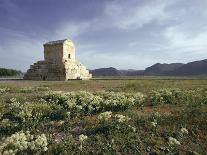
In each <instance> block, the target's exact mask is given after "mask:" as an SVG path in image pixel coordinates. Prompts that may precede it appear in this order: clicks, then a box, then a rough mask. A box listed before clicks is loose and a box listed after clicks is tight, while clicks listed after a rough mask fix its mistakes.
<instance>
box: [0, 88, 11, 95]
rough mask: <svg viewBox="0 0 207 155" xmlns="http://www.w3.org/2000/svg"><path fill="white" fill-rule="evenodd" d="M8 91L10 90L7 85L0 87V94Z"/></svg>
mask: <svg viewBox="0 0 207 155" xmlns="http://www.w3.org/2000/svg"><path fill="white" fill-rule="evenodd" d="M9 91H10V88H8V87H4V88H0V94H3V93H6V92H9Z"/></svg>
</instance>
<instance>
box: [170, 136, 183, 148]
mask: <svg viewBox="0 0 207 155" xmlns="http://www.w3.org/2000/svg"><path fill="white" fill-rule="evenodd" d="M169 144H170V145H172V146H173V145H180V142H179V141H178V140H177V139H175V138H173V137H169Z"/></svg>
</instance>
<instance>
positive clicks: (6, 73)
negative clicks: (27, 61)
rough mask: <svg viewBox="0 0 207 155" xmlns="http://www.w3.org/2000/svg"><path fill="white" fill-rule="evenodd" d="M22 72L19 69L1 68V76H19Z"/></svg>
mask: <svg viewBox="0 0 207 155" xmlns="http://www.w3.org/2000/svg"><path fill="white" fill-rule="evenodd" d="M21 74H22V72H21V71H19V70H15V69H6V68H0V76H17V75H21Z"/></svg>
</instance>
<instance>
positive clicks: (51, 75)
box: [24, 39, 92, 81]
mask: <svg viewBox="0 0 207 155" xmlns="http://www.w3.org/2000/svg"><path fill="white" fill-rule="evenodd" d="M44 59H45V60H44V61H38V62H36V63H34V64H33V65H31V66H30V69H28V70H27V73H26V74H25V76H24V79H28V80H55V81H56V80H61V81H62V80H69V79H90V78H91V77H92V75H91V74H89V71H88V70H87V69H86V67H85V66H84V65H82V64H81V63H80V62H78V61H77V60H76V59H75V46H74V44H73V42H72V41H71V40H69V39H65V40H57V41H50V42H48V43H46V44H44Z"/></svg>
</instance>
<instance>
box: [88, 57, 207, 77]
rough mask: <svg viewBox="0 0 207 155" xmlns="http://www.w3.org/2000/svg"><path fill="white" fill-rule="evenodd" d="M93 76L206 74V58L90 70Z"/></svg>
mask: <svg viewBox="0 0 207 155" xmlns="http://www.w3.org/2000/svg"><path fill="white" fill-rule="evenodd" d="M90 72H91V73H92V75H93V76H187V75H207V59H205V60H200V61H193V62H189V63H187V64H183V63H171V64H166V63H164V64H161V63H156V64H154V65H152V66H150V67H147V68H146V69H145V70H133V69H129V70H118V69H116V68H113V67H109V68H99V69H94V70H90Z"/></svg>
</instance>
